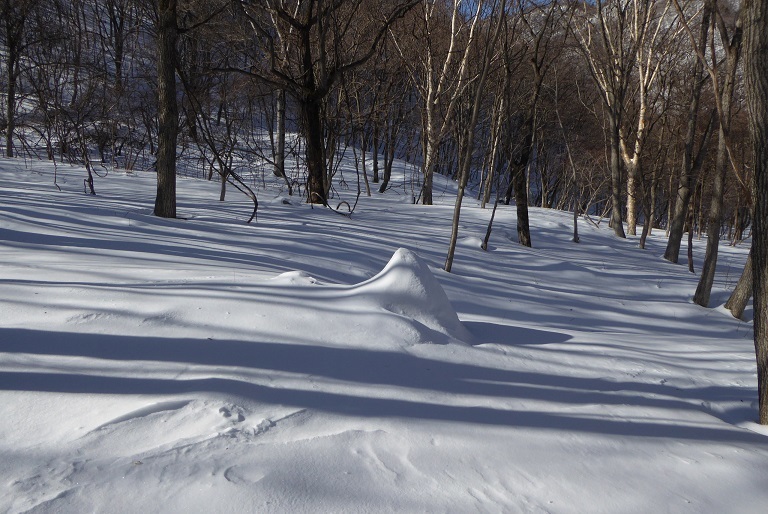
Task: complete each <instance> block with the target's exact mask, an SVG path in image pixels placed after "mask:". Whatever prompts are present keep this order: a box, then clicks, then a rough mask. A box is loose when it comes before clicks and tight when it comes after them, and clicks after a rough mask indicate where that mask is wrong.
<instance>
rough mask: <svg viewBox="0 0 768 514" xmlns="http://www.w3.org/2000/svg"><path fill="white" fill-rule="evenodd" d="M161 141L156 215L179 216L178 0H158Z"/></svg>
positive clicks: (158, 156) (158, 74) (158, 159)
mask: <svg viewBox="0 0 768 514" xmlns="http://www.w3.org/2000/svg"><path fill="white" fill-rule="evenodd" d="M157 14H158V30H157V37H158V62H157V79H158V80H157V82H158V111H159V112H158V141H157V197H156V198H155V216H160V217H162V218H175V217H176V139H177V135H178V131H179V107H178V103H177V100H176V57H177V50H176V41H177V39H178V32H179V30H178V25H177V17H176V0H158V2H157Z"/></svg>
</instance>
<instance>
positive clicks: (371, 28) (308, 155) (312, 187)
mask: <svg viewBox="0 0 768 514" xmlns="http://www.w3.org/2000/svg"><path fill="white" fill-rule="evenodd" d="M418 2H419V0H403V1H399V2H387V3H385V4H383V5H378V4H376V5H374V4H372V3H370V2H344V1H342V0H292V1H283V0H268V1H266V2H252V1H246V0H242V1H240V2H239V3H238V4H239V6H240V8H241V13H242V14H243V17H244V18H245V19H246V20H247V22H248V24H249V25H250V27H251V28H252V29H253V32H254V35H255V36H256V37H258V38H259V39H260V40H261V47H260V48H259V52H260V53H261V52H263V53H265V54H266V57H267V59H266V61H265V60H264V59H263V54H260V55H258V56H255V57H254V60H258V61H260V62H266V67H265V66H261V67H259V66H256V65H254V66H251V67H250V68H249V69H244V68H234V67H230V68H229V69H230V70H231V71H238V72H241V73H246V74H249V75H251V76H253V77H255V78H257V79H258V80H261V81H264V82H267V83H270V84H273V85H274V86H275V87H277V88H279V89H285V90H287V91H289V92H290V93H291V94H292V95H293V96H294V97H295V99H296V101H297V103H298V105H299V109H300V111H301V121H302V127H303V131H304V137H305V140H306V141H305V145H306V146H305V161H306V165H307V199H308V201H309V202H311V203H321V204H324V205H327V204H328V192H329V189H330V181H329V168H328V165H327V161H326V159H327V157H328V156H327V155H326V153H325V144H324V137H325V128H326V127H325V122H326V120H325V119H324V117H323V109H324V102H325V101H326V99H327V98H328V96H329V94H330V93H331V91H332V89H333V88H334V87H335V86H336V85H337V83H338V81H339V79H340V77H341V75H342V74H344V73H345V72H347V71H351V70H352V69H354V68H356V67H358V66H360V65H362V64H363V63H365V62H366V61H367V60H368V59H370V58H371V57H372V56H373V55H374V53H375V51H376V49H377V47H378V45H379V43H380V41H381V40H382V38H383V37H384V36H385V35H386V33H387V30H388V29H389V27H390V26H391V25H392V24H393V23H394V22H395V21H396V20H398V19H399V18H401V17H402V16H403V15H404V14H405V13H406V12H408V11H409V10H410V9H411V8H412V7H413V6H415V5H416V4H417V3H418ZM363 6H365V7H367V8H369V9H375V10H376V11H377V13H378V14H379V15H380V16H368V17H366V18H365V19H366V20H368V21H369V22H368V23H355V21H356V20H358V21H360V20H362V19H363V18H361V17H360V12H361V9H362V8H363Z"/></svg>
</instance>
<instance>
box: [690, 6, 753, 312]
mask: <svg viewBox="0 0 768 514" xmlns="http://www.w3.org/2000/svg"><path fill="white" fill-rule="evenodd" d="M714 16H715V18H714V19H715V20H716V23H717V31H718V33H719V34H720V40H721V44H722V46H723V50H724V52H725V62H726V70H725V73H724V77H723V79H722V80H723V84H722V86H721V85H720V84H719V80H720V77H719V75H720V74H719V73H718V62H717V57H716V56H715V55H714V52H713V55H712V59H713V62H712V64H711V65H710V66H709V71H710V76H711V77H712V82H713V88H714V90H715V101H716V102H717V106H718V113H719V122H720V130H719V131H718V144H717V162H716V165H715V170H714V174H713V177H712V190H711V202H710V206H709V222H708V225H707V251H706V255H705V257H704V265H703V267H702V270H701V277H700V279H699V283H698V286H697V287H696V293H695V294H694V295H693V301H694V302H695V303H697V304H699V305H701V306H703V307H707V306H708V305H709V297H710V294H711V292H712V284H713V282H714V279H715V268H716V266H717V254H718V246H719V244H720V228H721V227H722V223H723V196H724V188H725V179H726V174H727V173H728V168H729V164H730V163H729V160H728V151H729V149H728V145H729V134H730V130H731V113H732V107H731V106H732V101H733V94H734V90H735V88H736V79H737V77H736V69H737V67H738V63H739V57H740V55H741V40H742V28H741V20H740V19H737V20H736V25H735V27H733V30H729V28H728V27H727V25H726V22H725V20H724V18H723V15H722V12H721V11H720V9H719V8H715V12H714Z"/></svg>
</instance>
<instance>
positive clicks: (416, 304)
mask: <svg viewBox="0 0 768 514" xmlns="http://www.w3.org/2000/svg"><path fill="white" fill-rule="evenodd" d="M353 292H354V294H355V295H356V296H357V297H359V298H360V299H361V300H368V301H369V302H370V301H373V302H376V303H377V305H378V307H380V308H381V309H383V310H386V311H388V312H391V313H393V314H397V315H398V316H403V317H405V318H408V319H412V320H414V321H417V322H419V323H421V324H423V325H425V326H426V327H428V328H430V329H432V330H435V331H437V332H440V333H442V334H445V335H448V336H450V337H452V338H454V339H458V340H461V341H467V342H468V341H470V340H471V337H472V336H471V335H470V333H469V331H467V329H466V328H465V327H464V325H462V324H461V321H459V316H458V315H457V314H456V311H455V310H454V309H453V306H452V305H451V302H450V301H449V300H448V296H447V295H446V294H445V291H444V290H443V288H442V286H441V285H440V283H439V282H438V281H437V278H435V276H434V275H433V274H432V271H431V270H430V269H429V266H428V265H427V264H426V263H425V262H424V261H423V260H422V259H421V258H420V257H419V256H418V255H416V254H415V253H414V252H412V251H410V250H407V249H405V248H400V249H398V250H397V251H396V252H395V253H394V255H393V256H392V258H391V259H390V260H389V262H388V263H387V265H386V266H385V267H384V269H383V270H381V272H379V274H377V275H376V276H374V277H373V278H371V279H369V280H366V281H365V282H362V283H361V284H359V285H358V286H356V287H355V288H354V290H353Z"/></svg>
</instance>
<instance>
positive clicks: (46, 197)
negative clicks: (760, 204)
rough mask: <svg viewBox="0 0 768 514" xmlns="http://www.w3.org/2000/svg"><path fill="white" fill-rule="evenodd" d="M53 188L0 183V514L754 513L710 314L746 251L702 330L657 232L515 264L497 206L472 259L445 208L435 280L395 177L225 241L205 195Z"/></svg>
mask: <svg viewBox="0 0 768 514" xmlns="http://www.w3.org/2000/svg"><path fill="white" fill-rule="evenodd" d="M58 173H59V184H60V185H61V186H62V191H61V192H59V191H57V190H56V189H55V188H54V186H53V167H52V166H51V165H50V164H48V163H41V162H33V163H32V162H27V163H24V161H8V160H4V161H0V487H2V494H0V512H37V513H44V512H57V513H59V512H66V513H70V512H72V513H80V512H110V513H121V512H130V513H133V512H137V513H138V512H140V513H153V512H187V513H198V512H199V513H213V512H258V513H262V512H286V513H300V512H354V513H359V512H513V513H514V512H536V513H540V512H553V513H584V512H590V513H596V512H606V513H628V512H643V513H645V512H691V513H724V512H734V513H753V512H754V513H762V512H765V505H766V504H768V487H766V483H767V482H766V481H767V480H768V438H767V437H766V435H768V434H766V432H765V431H763V430H762V429H761V428H760V427H758V426H757V425H755V424H754V423H753V420H754V419H755V417H756V410H757V407H756V392H755V389H756V375H755V364H754V355H753V343H752V329H751V323H750V322H749V321H747V322H743V321H738V320H735V319H733V318H731V317H730V316H729V315H728V314H727V312H726V311H725V310H724V309H723V308H722V307H721V306H718V305H721V304H722V303H723V302H724V301H725V300H726V298H727V295H728V290H729V289H730V288H732V287H733V286H734V285H735V283H736V280H737V279H738V276H739V273H740V272H741V267H742V265H743V262H744V260H745V257H746V252H747V248H744V247H735V248H734V247H729V246H725V247H722V248H721V252H720V265H719V269H718V275H717V283H716V286H715V290H714V292H713V303H714V304H715V307H714V308H711V309H704V308H700V307H698V306H696V305H693V304H692V303H691V301H690V297H691V296H692V294H693V292H694V290H695V287H696V280H697V277H696V276H694V275H692V274H690V273H688V272H687V270H686V268H685V266H684V265H673V264H670V263H667V262H666V261H664V260H663V259H662V258H661V255H662V253H663V249H664V245H665V243H666V241H665V238H664V234H663V232H661V231H655V232H654V233H653V234H652V236H651V237H650V239H649V242H648V249H647V250H641V249H639V248H638V241H637V238H634V237H630V238H628V239H627V240H619V239H616V238H615V237H613V236H612V233H611V231H610V230H609V229H608V228H607V226H606V223H602V224H600V226H599V227H597V226H594V225H592V224H590V223H588V222H586V221H585V220H580V222H579V223H580V225H579V228H580V232H581V240H582V242H581V243H580V244H574V243H572V242H571V230H572V227H571V220H570V214H568V213H563V212H557V211H551V210H540V209H533V210H532V211H531V222H532V236H533V244H534V248H533V249H528V248H523V247H520V246H518V245H517V244H516V243H515V242H514V239H515V237H516V236H515V234H516V231H515V222H514V207H505V206H501V207H500V208H499V212H498V213H497V216H496V222H495V230H494V232H493V236H492V238H491V242H490V246H489V251H488V252H484V251H482V250H481V249H480V248H479V243H480V239H481V238H482V237H483V235H484V234H485V229H486V224H487V220H488V218H489V216H490V210H483V209H480V208H478V207H477V206H476V205H475V203H474V202H473V201H472V200H467V202H466V204H465V209H464V210H463V211H462V226H461V231H460V241H459V245H458V246H457V254H456V261H455V263H454V266H453V273H451V274H448V273H445V272H444V271H442V270H441V265H442V263H443V261H444V259H445V252H446V250H447V246H448V240H449V236H450V216H451V213H452V202H453V199H452V191H453V189H452V186H451V184H449V183H445V182H439V181H438V185H439V189H440V190H439V191H438V192H437V193H436V197H438V198H439V201H438V205H435V206H432V207H423V206H418V205H411V204H409V203H407V202H405V201H404V199H405V198H409V195H408V194H406V193H407V191H406V188H405V187H404V186H402V185H401V184H405V183H407V182H408V180H409V177H405V176H403V175H402V172H401V175H400V176H399V177H395V187H394V188H393V189H391V190H390V191H388V192H387V193H386V194H383V195H379V194H374V196H373V197H371V198H368V197H366V196H363V197H361V199H360V203H359V205H358V207H357V209H356V211H355V213H354V214H353V215H352V217H351V218H349V219H348V218H345V217H343V216H339V215H338V214H335V213H333V212H331V211H329V210H327V209H322V208H314V209H313V208H311V207H310V206H307V205H304V204H302V203H301V202H300V201H299V200H298V199H296V200H295V201H294V200H293V199H292V200H291V201H290V202H283V201H282V200H281V199H282V198H283V196H281V195H284V192H281V191H279V189H278V185H277V184H275V185H273V186H270V187H271V188H270V189H267V190H266V191H264V190H262V191H261V192H260V196H261V205H262V209H261V211H260V213H259V218H258V222H257V223H255V224H252V225H246V224H244V221H245V219H247V217H248V215H249V213H250V207H249V205H248V203H247V202H246V201H245V200H243V199H242V198H241V197H239V196H237V192H236V191H232V192H230V193H229V198H228V200H227V201H226V202H218V194H219V190H218V186H217V185H216V184H211V183H209V182H204V181H196V180H185V179H180V180H179V187H178V189H179V193H178V194H179V213H180V214H179V215H180V216H183V217H184V219H176V220H165V219H159V218H156V217H154V216H152V215H151V212H152V206H153V201H154V190H155V183H154V178H155V177H154V175H153V174H151V173H132V174H126V173H123V172H119V171H112V172H110V173H109V174H108V175H107V176H106V177H104V178H97V181H96V188H97V192H98V193H99V195H98V196H96V197H91V196H87V195H84V194H83V193H82V178H83V171H82V170H79V169H76V168H71V167H69V166H64V167H62V166H60V167H59V169H58ZM346 173H349V170H347V171H346ZM398 180H400V181H401V182H400V183H398V182H397V181H398ZM340 190H341V191H342V193H343V194H348V195H350V196H354V195H353V192H351V191H344V190H343V189H340ZM272 198H275V200H274V201H272V200H271V199H272ZM703 247H704V241H696V248H695V259H696V267H697V269H700V266H701V259H702V256H703ZM751 312H752V311H751V307H749V308H748V310H747V314H746V317H747V318H750V317H751V316H752V313H751Z"/></svg>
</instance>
